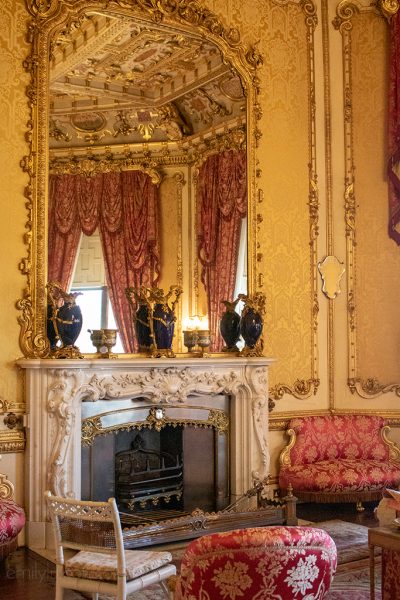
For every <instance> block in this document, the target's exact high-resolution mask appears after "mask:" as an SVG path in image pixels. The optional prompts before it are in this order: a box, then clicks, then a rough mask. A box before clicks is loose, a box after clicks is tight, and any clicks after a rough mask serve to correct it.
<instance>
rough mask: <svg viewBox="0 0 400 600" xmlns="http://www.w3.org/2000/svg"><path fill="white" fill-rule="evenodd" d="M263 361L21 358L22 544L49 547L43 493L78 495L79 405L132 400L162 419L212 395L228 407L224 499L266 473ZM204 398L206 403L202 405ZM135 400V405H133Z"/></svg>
mask: <svg viewBox="0 0 400 600" xmlns="http://www.w3.org/2000/svg"><path fill="white" fill-rule="evenodd" d="M271 362H272V360H271V359H268V358H264V357H260V358H259V357H257V358H255V357H249V358H245V357H229V356H227V357H210V358H192V357H191V358H184V357H179V358H174V359H166V358H162V359H146V358H137V357H135V358H118V359H115V360H113V359H109V360H107V359H82V360H78V359H75V360H70V359H58V360H52V359H46V360H39V359H38V360H36V359H21V360H19V361H18V365H19V367H21V368H22V369H24V370H25V371H26V396H27V423H26V430H27V449H26V482H27V483H26V486H27V487H26V511H27V528H26V531H27V544H28V546H29V547H31V548H46V547H51V546H52V539H51V536H50V528H49V526H48V523H47V518H46V506H45V502H44V492H45V490H47V489H50V490H51V491H52V492H53V493H55V494H58V495H62V496H74V497H78V498H79V497H80V494H81V428H82V418H81V404H82V402H96V401H99V400H105V401H106V400H110V401H112V400H127V401H129V402H130V403H131V405H132V402H133V401H135V402H136V403H137V404H138V405H140V406H141V407H144V408H145V407H146V405H147V406H153V407H154V406H157V407H160V408H163V409H164V410H163V414H165V415H166V416H167V417H168V415H169V414H173V411H175V413H176V412H177V411H178V412H179V408H185V407H186V405H188V404H190V402H193V398H195V399H196V405H199V404H200V405H201V404H202V398H204V399H205V400H204V407H205V409H207V410H212V398H213V396H215V397H217V395H219V396H220V395H221V394H224V395H226V397H227V398H228V405H229V410H228V413H229V440H230V449H229V457H230V458H229V462H230V464H229V477H230V490H231V500H232V501H233V500H234V499H235V498H237V497H239V496H240V495H241V494H243V493H244V492H245V491H246V490H248V489H249V488H250V487H251V486H252V484H253V481H254V480H255V479H262V478H264V477H266V476H267V475H268V473H269V452H268V366H269V365H270V364H271ZM206 398H207V400H206ZM135 399H137V401H136V400H135Z"/></svg>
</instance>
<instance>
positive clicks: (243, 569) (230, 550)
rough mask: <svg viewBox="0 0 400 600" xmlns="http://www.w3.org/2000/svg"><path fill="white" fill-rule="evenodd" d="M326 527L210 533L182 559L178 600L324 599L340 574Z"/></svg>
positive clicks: (198, 540) (275, 527)
mask: <svg viewBox="0 0 400 600" xmlns="http://www.w3.org/2000/svg"><path fill="white" fill-rule="evenodd" d="M336 560H337V559H336V546H335V543H334V541H333V540H332V538H331V537H330V536H329V535H328V534H327V533H326V532H325V531H323V530H322V529H317V528H312V527H284V526H274V527H259V528H250V529H238V530H236V531H229V532H226V533H216V534H211V535H205V536H203V537H201V538H199V539H197V540H194V541H193V542H191V544H189V546H188V548H187V549H186V552H185V554H184V556H183V559H182V564H181V574H180V577H179V578H178V580H177V586H176V590H175V599H176V600H272V599H274V600H294V599H304V600H322V599H323V598H325V596H326V594H327V593H328V590H329V587H330V585H331V581H332V578H333V575H334V573H335V570H336Z"/></svg>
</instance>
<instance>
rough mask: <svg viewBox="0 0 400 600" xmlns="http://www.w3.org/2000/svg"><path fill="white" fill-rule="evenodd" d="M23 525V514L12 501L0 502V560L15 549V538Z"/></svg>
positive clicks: (21, 509)
mask: <svg viewBox="0 0 400 600" xmlns="http://www.w3.org/2000/svg"><path fill="white" fill-rule="evenodd" d="M24 525H25V512H24V509H23V508H21V506H18V504H16V503H15V502H14V501H13V500H0V560H3V559H4V558H5V557H6V556H7V554H9V553H10V552H12V550H15V549H16V547H17V536H18V534H19V532H20V531H21V529H22V528H23V526H24Z"/></svg>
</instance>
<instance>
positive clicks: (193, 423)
mask: <svg viewBox="0 0 400 600" xmlns="http://www.w3.org/2000/svg"><path fill="white" fill-rule="evenodd" d="M156 411H157V409H156V407H152V408H150V410H149V414H148V416H147V417H146V419H145V420H142V421H129V422H127V423H121V424H118V425H111V426H108V427H107V426H104V427H103V424H102V419H101V418H102V415H97V416H95V417H89V418H87V419H84V420H83V421H82V444H84V445H86V446H90V445H91V444H92V443H93V440H94V439H95V438H96V437H97V436H98V435H108V434H110V433H116V432H117V431H131V430H133V429H137V430H138V431H140V430H142V429H155V430H156V431H161V429H164V427H166V426H168V425H170V426H172V427H178V426H182V427H203V428H206V429H210V428H212V429H215V430H216V431H217V432H218V433H219V434H226V433H227V432H228V429H229V417H228V415H227V414H226V413H225V412H224V411H222V410H217V409H211V410H208V415H207V418H205V419H184V418H182V419H174V418H171V417H168V416H166V415H165V414H163V415H162V416H161V417H159V416H158V415H157V413H156ZM115 414H117V412H116V413H115Z"/></svg>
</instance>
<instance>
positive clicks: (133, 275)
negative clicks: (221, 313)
mask: <svg viewBox="0 0 400 600" xmlns="http://www.w3.org/2000/svg"><path fill="white" fill-rule="evenodd" d="M157 199H158V190H157V187H156V186H155V185H154V184H153V183H152V181H151V179H150V177H149V176H148V175H146V174H145V173H142V172H140V171H125V172H122V173H107V174H106V175H104V188H103V197H102V203H101V218H100V237H101V240H102V248H103V254H104V261H105V266H106V276H107V285H108V287H109V292H110V299H111V304H112V307H113V311H114V315H115V319H116V321H117V324H118V328H119V332H120V335H121V339H122V342H123V345H124V349H125V351H126V352H134V351H135V350H137V348H136V344H135V343H134V340H133V337H132V333H131V332H132V316H131V313H130V308H129V305H128V302H127V299H126V296H125V289H126V288H127V287H131V286H133V287H139V286H140V285H146V286H148V287H153V286H156V285H157V284H158V282H159V278H160V262H159V243H158V218H157V206H158V201H157Z"/></svg>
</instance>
